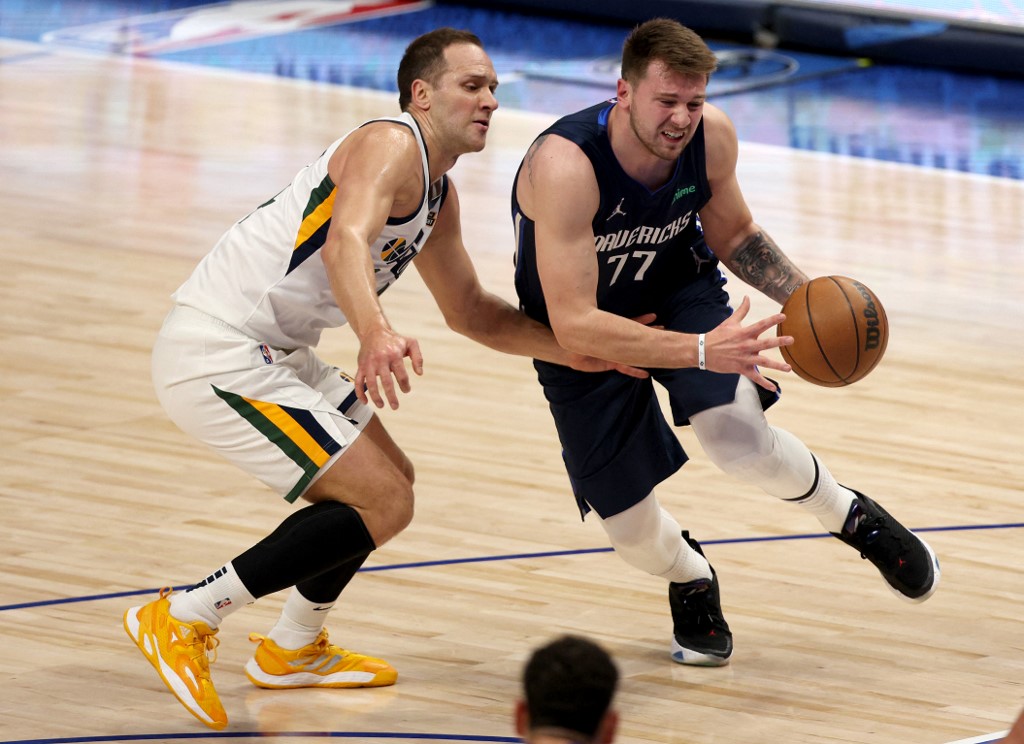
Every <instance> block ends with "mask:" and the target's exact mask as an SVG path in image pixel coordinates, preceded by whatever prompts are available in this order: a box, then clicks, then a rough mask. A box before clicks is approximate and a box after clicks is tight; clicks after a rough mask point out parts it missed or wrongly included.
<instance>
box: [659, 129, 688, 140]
mask: <svg viewBox="0 0 1024 744" xmlns="http://www.w3.org/2000/svg"><path fill="white" fill-rule="evenodd" d="M662 134H663V135H665V136H666V137H668V138H669V139H670V140H681V139H682V138H683V135H684V134H686V133H685V132H679V134H675V133H673V132H665V131H663V132H662Z"/></svg>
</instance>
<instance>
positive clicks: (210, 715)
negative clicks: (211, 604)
mask: <svg viewBox="0 0 1024 744" xmlns="http://www.w3.org/2000/svg"><path fill="white" fill-rule="evenodd" d="M169 594H170V590H169V589H161V590H160V598H159V599H155V600H153V601H152V602H150V603H149V604H145V605H142V606H141V607H132V608H131V609H130V610H128V611H127V612H126V613H124V629H125V631H127V633H128V635H129V636H131V638H132V640H133V641H135V645H137V646H138V647H139V650H140V651H141V652H142V654H143V656H145V657H146V658H147V659H149V663H150V664H152V665H153V666H154V667H155V668H156V671H157V674H159V675H160V679H162V680H163V681H164V684H165V685H167V689H169V690H170V691H171V692H173V693H174V696H175V697H176V698H178V701H179V702H180V703H181V704H182V705H184V706H185V707H186V708H188V711H189V713H191V714H192V715H194V716H195V717H196V718H198V719H199V720H200V721H202V722H203V723H205V724H206V725H207V726H209V727H210V728H214V729H222V728H224V727H225V726H227V725H228V716H227V713H225V712H224V707H223V706H222V705H221V704H220V698H219V697H218V696H217V691H216V690H215V689H213V682H212V681H211V680H210V661H211V659H209V658H208V657H207V651H210V652H214V653H213V657H214V659H215V658H216V652H215V649H216V648H217V644H218V641H217V639H216V638H215V637H214V635H215V634H216V633H217V631H215V630H210V628H209V626H207V625H206V624H205V623H200V622H196V623H183V622H181V621H180V620H175V619H174V618H173V617H171V612H170V609H171V603H170V601H169V600H168V599H167V596H168V595H169Z"/></svg>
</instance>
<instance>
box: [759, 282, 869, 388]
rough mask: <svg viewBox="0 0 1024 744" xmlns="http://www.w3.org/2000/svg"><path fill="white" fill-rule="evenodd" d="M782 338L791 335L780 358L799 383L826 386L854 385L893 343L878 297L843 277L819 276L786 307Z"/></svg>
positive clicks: (798, 292) (801, 287)
mask: <svg viewBox="0 0 1024 744" xmlns="http://www.w3.org/2000/svg"><path fill="white" fill-rule="evenodd" d="M782 312H783V313H785V315H786V319H785V320H784V321H783V322H782V323H780V324H779V328H778V335H780V336H792V337H793V344H792V346H782V347H780V348H779V351H781V352H782V358H783V359H785V360H786V362H787V363H788V364H789V365H790V366H791V367H792V368H793V371H794V372H795V373H796V374H797V375H798V376H799V377H801V378H803V379H805V380H807V381H808V382H813V383H814V384H815V385H822V386H824V387H842V386H843V385H851V384H853V383H854V382H857V381H858V380H861V379H863V378H864V376H865V375H867V374H868V372H870V371H871V370H873V369H874V368H875V367H876V366H877V365H878V362H880V361H881V359H882V356H883V355H884V354H885V347H886V345H887V344H888V343H889V321H888V319H887V318H886V317H885V310H884V309H883V307H882V303H881V302H879V301H878V297H876V296H875V293H874V292H872V291H871V290H870V289H868V288H867V287H866V286H864V284H862V283H861V282H858V281H856V280H855V279H850V278H849V277H845V276H820V277H817V278H816V279H812V280H811V281H809V282H807V283H806V284H804V285H802V286H800V287H798V288H797V290H796V291H795V292H793V294H792V295H790V297H789V299H788V300H786V304H785V305H783V307H782Z"/></svg>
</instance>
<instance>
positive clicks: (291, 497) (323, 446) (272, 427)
mask: <svg viewBox="0 0 1024 744" xmlns="http://www.w3.org/2000/svg"><path fill="white" fill-rule="evenodd" d="M211 387H212V388H213V391H214V392H215V393H216V394H217V395H218V397H220V398H221V399H222V400H223V401H224V402H226V403H227V404H228V405H229V406H231V407H232V408H233V409H235V411H236V412H237V413H238V414H239V415H240V416H242V418H244V419H245V420H246V421H248V422H249V423H250V424H252V425H253V427H254V428H255V429H256V430H257V431H258V432H260V433H261V434H263V436H265V437H266V438H267V439H269V440H270V441H271V442H273V443H274V444H275V445H277V447H278V448H279V449H280V450H281V451H282V452H283V453H284V454H285V455H287V456H288V457H289V458H290V459H291V460H292V462H294V463H295V464H296V465H298V466H299V468H300V469H301V470H302V476H301V477H300V478H299V480H298V481H297V482H296V483H295V485H294V486H293V487H292V489H291V490H290V491H289V492H288V493H287V494H285V497H284V498H285V501H288V502H294V501H295V500H296V499H297V498H298V497H299V494H301V493H302V492H303V491H304V490H305V489H306V487H307V486H308V485H309V484H310V482H311V481H312V480H313V478H314V476H316V474H317V473H318V472H319V471H320V468H322V467H323V466H324V465H325V464H326V463H327V461H328V460H329V459H330V458H331V455H333V454H334V453H336V452H338V451H339V450H340V449H341V444H340V443H339V442H338V441H337V440H336V439H334V437H332V436H331V435H330V434H328V433H327V431H326V430H325V429H324V428H323V427H322V426H320V424H319V423H318V422H317V420H316V418H315V417H314V416H313V414H312V413H310V412H309V411H306V410H303V409H301V408H291V407H289V406H282V405H279V404H277V403H268V402H266V401H262V400H254V399H252V398H246V397H245V396H242V395H237V394H235V393H229V392H228V391H226V390H221V389H220V388H218V387H217V386H216V385H211Z"/></svg>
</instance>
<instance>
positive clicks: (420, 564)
mask: <svg viewBox="0 0 1024 744" xmlns="http://www.w3.org/2000/svg"><path fill="white" fill-rule="evenodd" d="M1021 527H1024V522H1003V523H998V524H971V525H953V526H949V527H915V528H914V529H913V532H966V531H975V530H1009V529H1020V528H1021ZM829 537H831V535H829V534H828V533H822V532H817V533H814V532H812V533H806V534H801V535H773V536H768V537H734V538H726V539H722V540H703V541H701V544H703V545H729V544H741V543H762V542H779V541H789V540H821V539H824V538H829ZM611 551H612V549H611V548H610V547H608V548H585V549H582V550H551V551H547V552H541V553H510V554H506V555H485V556H477V557H475V558H447V559H445V560H438V561H416V562H413V563H391V564H388V565H385V566H369V567H365V568H361V569H359V572H360V573H369V572H372V571H395V570H397V569H403V568H430V567H434V566H454V565H458V564H462V563H487V562H491V561H516V560H528V559H533V558H554V557H560V556H569V555H586V554H588V553H610V552H611ZM189 586H191V584H186V585H184V586H175V587H171V588H172V589H175V590H180V589H187V588H188V587H189ZM157 591H159V589H153V588H150V589H133V590H131V591H125V592H110V593H107V594H90V595H86V596H83V597H62V598H59V599H42V600H38V601H35V602H20V603H18V604H9V605H0V612H3V611H4V610H24V609H28V608H32V607H49V606H52V605H62V604H73V603H77V602H95V601H97V600H102V599H116V598H118V597H135V596H141V595H148V594H153V593H154V592H157ZM61 741H64V740H61ZM513 741H517V740H513ZM0 744H8V743H6V742H3V741H0Z"/></svg>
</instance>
